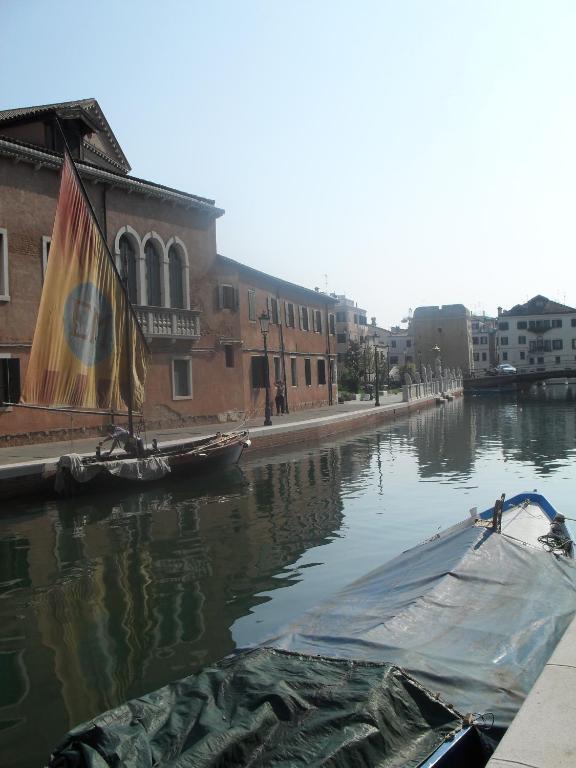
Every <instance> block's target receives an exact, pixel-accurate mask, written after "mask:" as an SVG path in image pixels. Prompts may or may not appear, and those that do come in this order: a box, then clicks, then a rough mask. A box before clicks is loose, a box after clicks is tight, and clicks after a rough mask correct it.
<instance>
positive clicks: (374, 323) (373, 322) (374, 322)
mask: <svg viewBox="0 0 576 768" xmlns="http://www.w3.org/2000/svg"><path fill="white" fill-rule="evenodd" d="M370 320H371V321H372V325H376V318H375V317H371V318H370Z"/></svg>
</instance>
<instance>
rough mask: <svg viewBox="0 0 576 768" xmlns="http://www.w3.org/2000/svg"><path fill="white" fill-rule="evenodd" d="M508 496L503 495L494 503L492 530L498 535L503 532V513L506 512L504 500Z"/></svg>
mask: <svg viewBox="0 0 576 768" xmlns="http://www.w3.org/2000/svg"><path fill="white" fill-rule="evenodd" d="M505 498H506V494H505V493H503V494H502V496H500V498H499V499H496V501H495V502H494V512H493V513H492V528H493V529H494V531H495V532H496V533H501V532H502V511H503V510H504V499H505Z"/></svg>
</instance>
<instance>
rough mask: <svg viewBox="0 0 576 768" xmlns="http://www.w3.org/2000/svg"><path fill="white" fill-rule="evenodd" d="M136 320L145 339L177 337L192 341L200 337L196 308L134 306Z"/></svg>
mask: <svg viewBox="0 0 576 768" xmlns="http://www.w3.org/2000/svg"><path fill="white" fill-rule="evenodd" d="M134 310H135V312H136V316H137V317H138V321H139V323H140V325H141V327H142V330H143V332H144V336H146V338H147V339H149V340H152V341H154V340H155V339H179V340H188V341H192V340H194V339H199V338H200V317H199V314H200V313H199V312H198V310H196V309H172V308H170V307H134Z"/></svg>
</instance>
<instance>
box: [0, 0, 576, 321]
mask: <svg viewBox="0 0 576 768" xmlns="http://www.w3.org/2000/svg"><path fill="white" fill-rule="evenodd" d="M575 39H576V3H575V2H574V0H566V2H563V1H561V0H546V2H545V1H544V0H540V2H533V1H531V0H516V1H515V0H494V1H490V0H475V1H474V2H472V1H467V0H451V1H449V0H421V1H416V0H395V1H394V2H386V1H385V0H370V1H369V0H366V1H364V2H362V1H361V0H356V2H351V1H350V2H347V3H343V2H336V1H335V0H317V1H316V2H314V1H313V0H309V1H308V2H301V1H300V0H284V1H283V2H281V1H280V0H274V1H273V0H269V1H268V2H257V1H256V0H245V1H243V2H239V1H238V2H233V0H208V1H207V0H203V1H202V2H199V1H198V0H190V2H175V1H174V0H164V2H159V0H155V1H154V2H150V1H149V0H138V2H133V1H132V0H130V1H126V0H125V1H124V2H120V1H119V0H114V2H110V1H109V0H100V1H99V2H97V3H90V4H88V3H86V4H84V5H83V4H82V3H78V2H77V0H75V1H74V2H69V1H68V0H63V1H59V0H52V2H44V1H41V0H0V40H1V44H0V86H1V87H0V109H6V108H9V107H16V106H29V105H35V104H45V103H51V102H57V101H66V100H70V99H82V98H88V97H94V98H96V99H97V100H98V102H99V103H100V106H101V107H102V109H103V110H104V113H105V114H106V116H107V118H108V120H109V122H110V125H111V126H112V129H113V131H114V132H115V134H116V136H117V138H118V140H119V141H120V143H121V145H122V147H123V149H124V152H125V154H126V156H127V157H128V160H129V162H130V164H131V165H132V173H133V174H134V175H136V176H140V177H143V178H146V179H150V180H152V181H155V182H159V183H162V184H166V185H169V186H173V187H177V188H179V189H182V190H185V191H187V192H192V193H195V194H199V195H203V196H207V197H212V198H214V199H215V200H216V204H217V205H218V206H220V207H222V208H224V209H225V210H226V214H225V216H224V217H223V218H221V219H220V220H219V221H218V225H217V226H218V247H219V251H220V252H221V253H223V254H225V255H226V256H229V257H231V258H234V259H238V260H240V261H243V262H245V263H247V264H250V265H251V266H253V267H256V268H258V269H261V270H264V271H266V272H270V273H272V274H274V275H278V276H280V277H283V278H285V279H288V280H291V281H294V282H297V283H300V284H302V285H305V286H308V287H311V288H313V287H314V286H319V287H320V288H321V289H324V288H325V287H326V286H327V287H328V289H329V290H330V291H335V292H337V293H346V294H347V295H348V296H349V297H351V298H353V299H355V300H356V301H357V302H358V304H359V305H360V306H362V307H364V308H366V309H367V310H368V314H369V315H370V316H371V315H376V317H377V319H378V322H379V324H381V325H386V326H389V325H391V324H396V323H398V322H399V321H401V320H402V318H403V317H405V316H406V314H407V313H408V309H409V308H415V307H417V306H421V305H427V304H450V303H464V304H466V305H467V306H468V307H469V308H470V309H472V310H474V311H479V312H480V311H483V310H485V311H486V312H487V313H490V314H491V313H495V311H496V307H497V306H498V305H502V306H503V307H504V308H509V307H511V306H512V305H514V304H516V303H519V302H522V301H525V300H526V299H527V298H530V297H532V296H533V295H535V294H537V293H542V294H544V295H546V296H549V297H550V298H554V299H556V300H559V301H562V302H566V303H568V304H570V305H572V306H574V305H575V304H576V286H575V285H574V273H575V269H574V254H575V253H576V217H575V216H574V207H575V202H576V201H575V186H576V150H575V146H576V103H575V102H576V45H575V44H574V40H575Z"/></svg>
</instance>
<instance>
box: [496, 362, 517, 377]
mask: <svg viewBox="0 0 576 768" xmlns="http://www.w3.org/2000/svg"><path fill="white" fill-rule="evenodd" d="M494 373H495V374H496V375H497V376H502V374H507V373H509V374H514V373H516V368H514V366H513V365H510V363H500V365H497V366H496V367H495V368H494Z"/></svg>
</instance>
